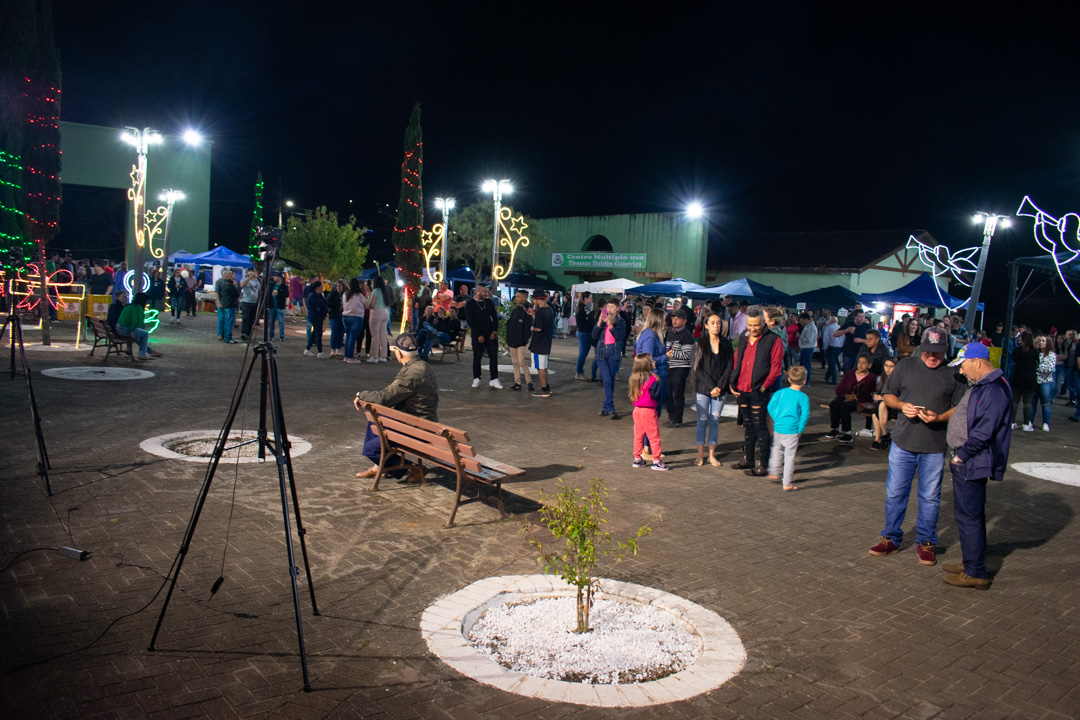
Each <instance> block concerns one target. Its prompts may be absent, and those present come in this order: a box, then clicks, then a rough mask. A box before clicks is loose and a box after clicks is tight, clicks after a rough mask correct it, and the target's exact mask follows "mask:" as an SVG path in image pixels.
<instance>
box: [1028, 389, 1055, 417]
mask: <svg viewBox="0 0 1080 720" xmlns="http://www.w3.org/2000/svg"><path fill="white" fill-rule="evenodd" d="M1053 398H1054V383H1053V382H1046V383H1039V388H1038V389H1037V390H1036V391H1035V396H1034V397H1033V398H1032V399H1031V418H1030V419H1029V420H1028V422H1029V423H1031V424H1032V425H1034V424H1035V411H1036V410H1038V408H1039V403H1040V402H1042V411H1043V412H1042V421H1043V424H1044V425H1049V424H1050V401H1051V400H1052V399H1053Z"/></svg>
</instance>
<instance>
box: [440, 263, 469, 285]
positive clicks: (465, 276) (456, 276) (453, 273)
mask: <svg viewBox="0 0 1080 720" xmlns="http://www.w3.org/2000/svg"><path fill="white" fill-rule="evenodd" d="M446 282H447V284H449V285H450V286H451V287H453V286H455V285H457V284H459V283H468V284H469V285H475V284H476V276H475V275H473V272H472V270H470V269H469V268H467V267H462V268H458V269H457V270H447V271H446Z"/></svg>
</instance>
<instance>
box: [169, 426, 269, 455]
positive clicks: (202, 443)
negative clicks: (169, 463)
mask: <svg viewBox="0 0 1080 720" xmlns="http://www.w3.org/2000/svg"><path fill="white" fill-rule="evenodd" d="M255 437H256V434H255V433H244V435H243V437H242V438H241V437H239V436H237V435H235V434H230V436H229V443H228V444H227V445H226V446H225V447H232V446H233V445H236V444H237V443H239V442H243V441H247V440H253V439H255ZM215 445H217V438H216V437H214V438H199V439H197V440H181V441H179V442H174V443H170V444H168V445H166V446H165V447H166V448H168V449H169V450H172V451H173V452H175V453H180V454H181V455H189V456H191V457H202V458H209V457H210V456H211V455H212V454H213V452H214V446H215ZM258 454H259V443H251V444H250V445H244V446H243V447H239V448H236V449H235V450H229V451H228V452H225V453H222V455H221V457H222V459H223V460H224V459H229V458H236V457H252V458H253V457H256V456H257V455H258Z"/></svg>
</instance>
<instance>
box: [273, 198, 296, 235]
mask: <svg viewBox="0 0 1080 720" xmlns="http://www.w3.org/2000/svg"><path fill="white" fill-rule="evenodd" d="M295 204H296V203H294V202H293V201H292V200H286V201H285V207H288V208H291V207H292V206H293V205H295ZM277 226H278V228H280V229H282V230H284V229H285V226H284V225H282V214H281V203H278V206H277Z"/></svg>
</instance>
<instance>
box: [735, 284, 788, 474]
mask: <svg viewBox="0 0 1080 720" xmlns="http://www.w3.org/2000/svg"><path fill="white" fill-rule="evenodd" d="M783 371H784V346H783V344H782V343H781V342H780V337H779V336H778V335H777V334H776V333H773V332H768V331H766V330H765V312H764V310H763V309H762V308H761V306H760V305H752V306H750V307H748V308H747V309H746V333H745V334H742V335H740V336H739V347H738V349H737V350H736V351H735V366H734V368H733V370H732V373H731V392H732V394H733V395H735V397H736V398H738V402H739V412H740V413H742V416H743V417H744V418H746V421H745V422H744V433H745V448H744V450H745V453H746V457H744V458H743V459H742V460H741V461H740V462H737V463H735V464H734V465H732V466H731V467H732V468H735V469H736V470H745V471H746V474H747V475H754V476H757V477H764V476H766V475H768V474H769V471H768V470H766V469H765V463H767V462H768V461H769V450H770V448H771V446H772V437H771V436H770V435H769V427H768V425H767V423H766V416H767V414H768V413H767V411H766V408H767V407H768V405H769V397H770V396H771V394H772V392H771V390H772V387H773V385H774V384H775V383H776V380H777V378H779V377H780V373H782V372H783ZM755 461H756V462H755Z"/></svg>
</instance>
